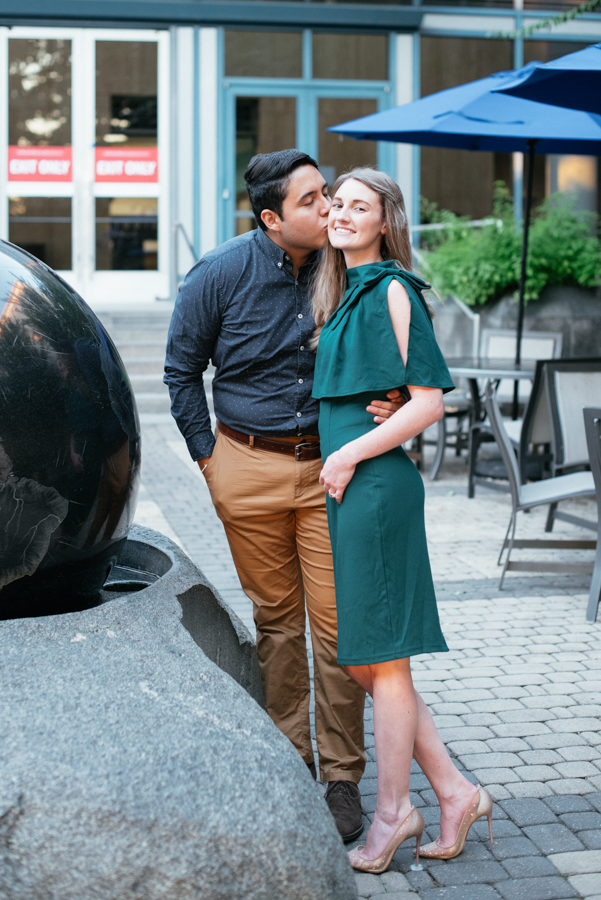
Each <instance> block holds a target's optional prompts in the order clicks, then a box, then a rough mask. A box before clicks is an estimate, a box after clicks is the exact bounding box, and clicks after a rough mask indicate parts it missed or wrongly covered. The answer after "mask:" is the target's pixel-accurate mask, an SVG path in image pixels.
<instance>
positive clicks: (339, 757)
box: [205, 433, 365, 783]
mask: <svg viewBox="0 0 601 900" xmlns="http://www.w3.org/2000/svg"><path fill="white" fill-rule="evenodd" d="M320 471H321V461H320V460H319V459H316V460H312V461H297V460H295V459H294V457H293V456H287V455H283V454H279V453H272V452H268V451H263V450H254V449H251V448H250V447H247V446H245V445H244V444H240V443H238V442H237V441H234V440H232V439H231V438H229V437H226V436H225V435H224V434H222V433H221V434H218V437H217V444H216V446H215V449H214V451H213V455H212V456H211V458H210V460H209V462H208V465H207V468H206V469H205V476H206V479H207V484H208V486H209V490H210V492H211V498H212V500H213V503H214V505H215V509H216V510H217V514H218V516H219V518H220V519H221V521H222V522H223V525H224V527H225V531H226V534H227V538H228V541H229V545H230V549H231V551H232V556H233V558H234V563H235V564H236V569H237V571H238V576H239V578H240V581H241V583H242V587H243V589H244V591H245V593H246V594H247V595H248V596H249V597H250V599H251V600H252V602H253V607H254V611H253V615H254V620H255V624H256V626H257V651H258V656H259V665H260V667H261V676H262V680H263V689H264V692H265V698H266V701H267V711H268V713H269V715H270V716H271V718H272V719H273V721H274V722H275V724H276V725H277V726H278V728H279V729H280V730H281V731H282V732H283V733H284V734H285V735H286V737H287V738H289V740H290V741H292V743H293V744H294V746H295V747H296V749H297V750H298V752H299V753H300V755H301V756H302V758H303V759H304V760H305V762H306V763H308V764H309V763H312V762H313V761H314V757H313V750H312V747H311V733H310V725H309V695H310V683H309V666H308V662H307V647H306V639H305V598H306V606H307V613H308V616H309V625H310V628H311V641H312V644H313V662H314V686H315V730H316V736H317V747H318V751H319V763H320V774H321V780H322V781H336V780H338V779H340V780H344V781H354V782H355V783H357V782H358V781H359V780H360V778H361V776H362V774H363V770H364V768H365V752H364V748H363V707H364V701H365V693H364V691H363V690H362V688H360V687H359V685H358V684H357V683H356V682H355V681H353V680H352V679H351V678H350V676H349V675H348V674H347V673H346V672H345V670H344V669H343V668H342V667H341V666H339V665H338V664H337V662H336V631H337V629H336V602H335V594H334V573H333V567H332V550H331V546H330V536H329V533H328V523H327V518H326V506H325V496H324V492H323V488H322V487H321V485H320V484H319V480H318V479H319V472H320Z"/></svg>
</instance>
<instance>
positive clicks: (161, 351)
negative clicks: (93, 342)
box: [113, 337, 166, 361]
mask: <svg viewBox="0 0 601 900" xmlns="http://www.w3.org/2000/svg"><path fill="white" fill-rule="evenodd" d="M113 340H114V338H113ZM115 346H116V347H117V350H118V351H119V353H120V355H121V356H122V357H123V360H124V361H125V360H126V359H140V358H144V359H162V360H164V359H165V347H166V344H165V341H156V340H153V338H146V337H143V338H141V339H140V340H137V341H133V340H127V341H115Z"/></svg>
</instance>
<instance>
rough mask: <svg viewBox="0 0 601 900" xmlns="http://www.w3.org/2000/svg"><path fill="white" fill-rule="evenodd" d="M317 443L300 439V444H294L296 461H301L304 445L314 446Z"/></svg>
mask: <svg viewBox="0 0 601 900" xmlns="http://www.w3.org/2000/svg"><path fill="white" fill-rule="evenodd" d="M316 446H317V444H316V443H315V441H301V443H300V444H295V446H294V458H295V460H297V462H302V459H303V450H304V449H305V448H306V447H316Z"/></svg>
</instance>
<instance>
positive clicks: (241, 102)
mask: <svg viewBox="0 0 601 900" xmlns="http://www.w3.org/2000/svg"><path fill="white" fill-rule="evenodd" d="M516 2H517V0H516ZM543 2H544V0H543ZM552 2H553V0H548V2H547V3H545V5H544V6H541V3H540V2H539V0H530V2H529V3H528V0H526V7H525V8H523V9H522V8H520V9H516V8H514V7H513V6H511V5H510V4H509V3H508V2H506V0H489V2H488V3H487V5H483V4H482V3H472V2H471V0H463V4H462V5H458V4H455V3H454V2H449V3H447V4H445V5H439V6H421V5H415V4H412V5H409V4H407V5H403V4H398V3H383V4H382V3H381V4H374V3H369V2H363V3H337V2H327V3H326V2H298V0H290V2H287V0H283V2H273V0H271V2H262V0H246V2H235V0H222V2H219V3H214V2H210V0H176V2H174V0H145V2H142V0H102V2H100V0H53V3H52V4H49V3H48V2H47V0H28V2H27V3H23V2H17V0H0V96H2V97H3V98H4V100H3V103H2V106H1V107H0V108H1V109H2V114H1V115H0V168H1V169H2V171H3V172H4V173H6V174H5V178H3V179H1V180H0V237H1V238H4V239H8V240H10V241H12V242H13V243H15V244H18V245H20V246H22V247H24V248H25V249H27V250H29V251H30V252H31V253H33V254H34V255H35V256H37V257H39V258H40V259H42V260H44V261H45V262H47V263H48V264H49V265H50V266H52V267H53V268H55V269H57V270H58V271H60V272H61V274H62V275H63V276H64V277H65V278H66V279H67V280H68V281H69V282H70V283H72V284H73V285H74V287H75V288H76V289H77V290H78V291H79V292H80V293H81V294H82V296H83V297H84V298H85V299H86V300H87V301H88V302H89V303H90V305H91V306H92V307H94V308H97V309H103V308H109V307H127V306H135V305H136V304H139V303H148V302H149V301H154V300H155V299H156V301H157V302H160V301H165V300H173V298H174V296H175V293H176V291H177V284H178V282H179V280H180V279H181V277H182V276H183V275H184V274H185V272H186V271H187V270H188V269H189V268H190V266H191V265H192V264H193V263H194V261H195V259H197V258H198V257H199V256H200V255H202V254H203V253H204V252H206V251H207V250H209V249H211V248H212V247H214V246H215V245H216V244H217V243H219V242H221V241H224V240H227V239H228V238H230V237H232V236H234V235H236V234H241V233H243V232H244V231H247V230H249V229H250V228H252V227H254V224H255V223H254V219H253V217H252V212H251V210H250V209H249V203H248V198H247V196H246V192H245V190H244V181H243V177H242V176H243V172H244V169H245V167H246V165H247V163H248V161H249V159H250V158H251V156H253V155H254V154H255V153H258V152H269V151H271V150H277V149H281V148H284V147H291V146H296V147H299V148H300V149H302V150H305V151H306V152H308V153H310V154H311V155H312V156H314V157H315V158H316V159H317V160H318V161H319V165H320V168H321V169H322V171H323V173H324V175H325V176H326V178H327V180H328V181H330V182H331V181H333V180H334V179H335V178H336V176H337V175H338V174H340V173H341V172H343V171H345V170H346V169H347V168H349V167H350V166H353V165H358V164H368V165H375V164H377V165H378V166H380V167H381V168H382V169H384V170H385V171H387V172H389V173H390V174H391V175H392V176H393V177H395V178H396V179H397V181H398V182H399V184H400V185H401V187H402V189H403V192H404V194H405V199H406V203H407V207H408V210H409V213H410V217H411V221H412V223H413V224H417V223H419V221H420V195H421V196H424V197H426V198H427V199H428V200H430V201H434V202H436V203H437V204H438V205H439V206H440V207H442V208H448V209H451V210H453V211H454V212H456V213H459V214H462V215H468V216H470V217H472V218H480V217H482V216H484V215H486V214H488V213H489V212H490V211H491V208H492V196H493V189H494V182H495V180H503V181H504V182H505V183H506V184H507V185H508V186H509V188H510V189H511V190H512V191H513V193H514V196H515V197H516V198H517V199H518V200H519V198H520V197H521V195H522V190H523V186H522V171H521V165H522V158H521V155H519V154H515V155H510V154H493V153H469V152H467V151H453V150H443V149H434V148H423V149H420V148H415V147H412V146H409V145H404V144H398V145H397V144H390V143H374V142H370V141H353V140H352V139H348V138H343V137H342V136H339V135H335V134H332V133H330V132H328V131H327V128H328V126H330V125H335V124H337V123H340V122H344V121H348V120H349V119H353V118H357V117H358V116H363V115H367V114H369V113H371V112H375V111H376V110H381V109H386V108H388V107H391V106H395V105H398V104H401V103H406V102H409V101H411V100H413V99H416V98H417V97H419V96H423V95H425V94H429V93H432V92H433V91H438V90H442V89H444V88H448V87H453V86H455V85H457V84H461V83H463V82H466V81H471V80H473V79H475V78H481V77H485V76H486V75H489V74H491V73H492V72H496V71H501V70H504V69H511V68H515V67H517V66H519V65H522V64H523V63H524V62H527V61H529V60H532V59H542V60H544V61H547V60H549V59H553V58H556V57H558V56H561V55H563V54H564V53H568V52H570V51H572V50H576V49H579V48H580V47H582V46H586V45H587V44H590V43H593V42H597V41H601V15H597V14H589V15H586V16H583V17H581V18H578V19H577V20H574V21H571V22H569V23H566V24H565V25H563V26H560V27H558V28H556V29H553V31H552V32H544V33H539V34H538V35H537V36H533V37H531V38H527V39H523V38H520V37H517V38H515V37H507V35H510V34H511V33H512V32H515V30H516V29H519V28H520V27H522V26H523V25H526V26H527V25H529V24H533V23H535V22H536V21H539V20H540V19H541V18H544V17H547V16H549V15H555V14H557V12H558V10H559V9H561V8H565V7H557V8H555V7H553V5H552ZM468 3H469V5H468ZM549 4H551V5H549ZM541 34H542V35H543V36H542V37H541V36H540V35H541ZM566 189H572V190H576V191H577V192H578V195H579V198H580V202H581V204H582V205H583V206H585V207H587V208H590V209H597V208H598V205H599V200H598V195H599V177H598V163H597V160H596V159H593V158H589V157H546V158H545V157H540V158H537V162H536V171H535V193H536V197H535V200H538V201H540V200H542V199H543V198H544V196H545V195H547V194H549V193H550V192H553V191H555V190H566Z"/></svg>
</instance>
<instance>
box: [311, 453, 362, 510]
mask: <svg viewBox="0 0 601 900" xmlns="http://www.w3.org/2000/svg"><path fill="white" fill-rule="evenodd" d="M355 468H356V463H355V462H353V460H352V458H351V456H350V454H349V453H348V452H345V448H344V447H342V448H341V449H340V450H336V452H335V453H330V455H329V456H328V458H327V459H326V461H325V465H324V467H323V469H322V470H321V472H320V475H319V483H320V484H322V485H323V489H324V491H326V492H327V493H328V494H329V495H330V497H332V498H334V499H335V500H337V502H338V503H342V497H343V495H344V492H345V490H346V487H347V485H348V483H349V481H350V480H351V478H352V477H353V475H354V474H355Z"/></svg>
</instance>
